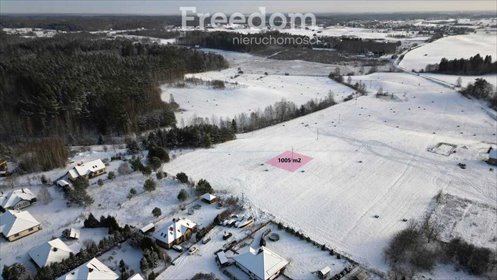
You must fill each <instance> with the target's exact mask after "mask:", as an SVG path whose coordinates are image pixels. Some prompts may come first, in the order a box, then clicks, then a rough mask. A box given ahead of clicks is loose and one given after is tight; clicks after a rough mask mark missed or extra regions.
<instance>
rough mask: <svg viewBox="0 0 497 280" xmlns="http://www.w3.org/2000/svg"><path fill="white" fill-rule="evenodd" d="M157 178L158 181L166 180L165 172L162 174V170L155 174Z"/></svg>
mask: <svg viewBox="0 0 497 280" xmlns="http://www.w3.org/2000/svg"><path fill="white" fill-rule="evenodd" d="M155 176H156V177H157V180H162V179H163V178H164V172H162V171H161V170H159V171H157V173H156V174H155Z"/></svg>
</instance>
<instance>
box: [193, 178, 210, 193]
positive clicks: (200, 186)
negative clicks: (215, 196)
mask: <svg viewBox="0 0 497 280" xmlns="http://www.w3.org/2000/svg"><path fill="white" fill-rule="evenodd" d="M195 190H196V191H197V194H198V195H202V194H204V193H212V192H213V191H214V190H213V189H212V187H211V185H210V184H209V182H207V180H205V179H200V181H198V183H197V187H196V188H195Z"/></svg>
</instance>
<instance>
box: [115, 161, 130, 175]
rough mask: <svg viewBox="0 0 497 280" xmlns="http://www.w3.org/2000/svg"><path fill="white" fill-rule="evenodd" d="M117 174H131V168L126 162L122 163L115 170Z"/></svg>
mask: <svg viewBox="0 0 497 280" xmlns="http://www.w3.org/2000/svg"><path fill="white" fill-rule="evenodd" d="M117 173H119V175H128V174H130V173H131V167H130V166H129V164H128V163H127V162H123V163H121V164H120V165H119V167H118V168H117Z"/></svg>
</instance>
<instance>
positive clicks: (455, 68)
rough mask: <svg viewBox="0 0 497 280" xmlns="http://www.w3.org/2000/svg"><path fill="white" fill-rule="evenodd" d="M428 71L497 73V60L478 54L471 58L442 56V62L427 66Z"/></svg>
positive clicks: (470, 73)
mask: <svg viewBox="0 0 497 280" xmlns="http://www.w3.org/2000/svg"><path fill="white" fill-rule="evenodd" d="M426 72H432V73H443V74H452V75H484V74H492V73H497V61H496V62H492V56H490V55H487V56H485V58H483V57H481V56H480V54H477V55H475V56H473V57H470V58H469V59H464V58H461V59H452V60H448V59H447V58H442V60H440V63H438V64H432V65H428V66H426Z"/></svg>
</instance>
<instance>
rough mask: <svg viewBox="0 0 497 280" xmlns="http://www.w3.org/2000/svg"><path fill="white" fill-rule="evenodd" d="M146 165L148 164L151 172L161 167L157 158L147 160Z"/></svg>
mask: <svg viewBox="0 0 497 280" xmlns="http://www.w3.org/2000/svg"><path fill="white" fill-rule="evenodd" d="M148 163H149V164H150V166H151V167H152V169H153V170H157V169H159V168H160V166H161V165H162V162H161V160H160V159H159V158H158V157H151V158H149V159H148Z"/></svg>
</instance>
